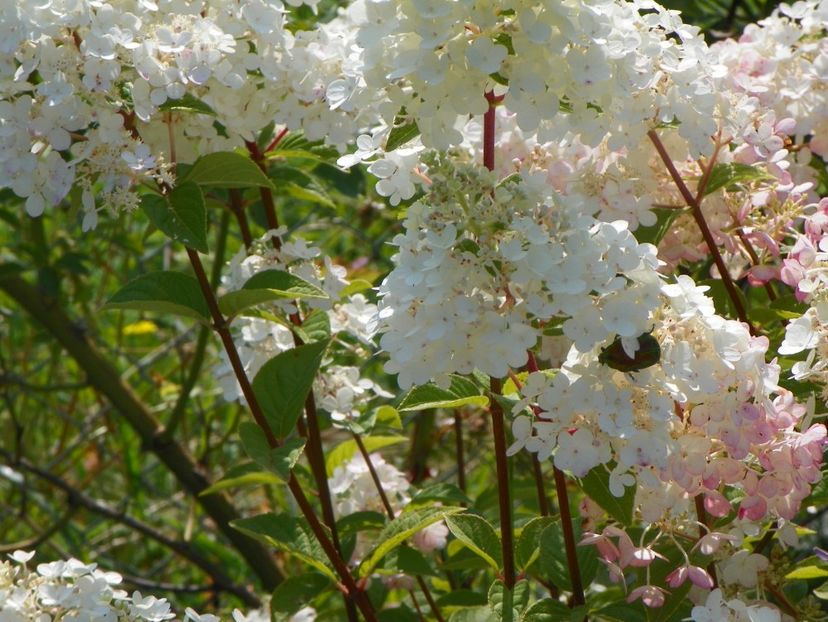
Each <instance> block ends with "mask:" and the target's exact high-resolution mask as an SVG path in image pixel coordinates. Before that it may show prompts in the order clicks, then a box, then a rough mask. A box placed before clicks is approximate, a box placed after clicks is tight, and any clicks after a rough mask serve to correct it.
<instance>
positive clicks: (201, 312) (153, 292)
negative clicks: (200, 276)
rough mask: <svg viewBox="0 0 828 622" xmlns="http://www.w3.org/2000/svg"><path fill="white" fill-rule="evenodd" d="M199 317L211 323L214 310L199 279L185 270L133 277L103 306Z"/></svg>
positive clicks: (204, 321)
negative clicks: (205, 296)
mask: <svg viewBox="0 0 828 622" xmlns="http://www.w3.org/2000/svg"><path fill="white" fill-rule="evenodd" d="M103 308H104V309H133V310H137V311H153V312H156V313H162V314H167V313H168V314H171V315H181V316H184V317H190V318H195V319H197V320H199V321H201V322H203V323H204V324H208V325H209V323H210V310H209V309H208V308H207V301H205V300H204V295H203V294H202V293H201V288H200V287H199V286H198V281H196V280H195V278H194V277H192V276H190V275H188V274H184V273H182V272H170V271H165V272H150V273H149V274H144V275H141V276H139V277H138V278H136V279H133V280H132V281H130V282H129V283H127V284H126V285H124V286H123V287H122V288H121V289H119V290H118V291H117V292H116V293H115V294H114V295H113V296H112V298H110V299H109V301H108V302H107V303H106V304H105V305H104V306H103Z"/></svg>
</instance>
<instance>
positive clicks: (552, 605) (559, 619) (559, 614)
mask: <svg viewBox="0 0 828 622" xmlns="http://www.w3.org/2000/svg"><path fill="white" fill-rule="evenodd" d="M570 612H571V610H570V609H569V607H567V606H566V605H564V604H563V603H562V602H560V601H557V600H552V599H551V598H544V599H543V600H539V601H537V602H536V603H532V606H531V607H529V608H528V609H527V610H526V611H524V612H523V616H522V617H521V618H520V620H521V622H570V617H569V616H570Z"/></svg>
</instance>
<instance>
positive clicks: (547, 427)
mask: <svg viewBox="0 0 828 622" xmlns="http://www.w3.org/2000/svg"><path fill="white" fill-rule="evenodd" d="M705 289H706V288H704V287H697V286H696V285H695V284H694V283H693V281H692V279H690V277H687V276H681V277H679V278H678V281H677V282H676V283H673V284H665V285H663V287H662V296H663V302H664V304H663V306H662V307H661V308H660V309H659V310H658V311H656V312H655V313H654V314H653V315H652V316H651V318H650V321H651V326H652V328H653V330H652V336H653V338H655V340H657V342H658V343H659V344H660V355H659V359H658V362H657V363H656V364H653V365H651V366H648V367H646V368H645V369H641V370H638V371H634V372H632V373H626V374H625V373H621V372H619V371H616V370H615V369H612V368H611V367H610V366H608V365H605V364H602V363H601V362H600V361H599V352H598V349H597V348H596V349H595V350H593V351H592V352H588V353H583V354H582V353H580V352H578V351H576V350H574V349H573V351H572V352H571V353H570V356H569V358H568V360H567V362H566V363H565V365H564V367H563V368H562V369H561V371H560V372H559V373H558V374H557V375H555V377H554V378H552V379H550V378H548V377H547V376H545V375H544V374H541V373H536V374H533V375H530V376H529V378H528V379H527V382H526V384H525V385H524V387H523V394H524V396H525V399H524V401H522V402H520V403H519V404H518V405H517V407H516V410H517V412H521V411H522V410H523V409H524V408H525V406H526V404H530V403H531V404H536V409H537V410H536V411H535V412H536V413H537V414H536V416H534V417H529V416H527V415H525V414H520V415H519V416H518V417H517V418H516V419H515V421H514V424H513V433H514V436H515V438H516V442H515V444H514V445H513V446H512V447H511V448H510V453H515V452H517V451H518V450H519V449H520V448H522V447H525V448H526V449H528V450H529V451H533V452H537V453H538V455H539V458H540V459H546V458H548V457H549V456H550V455H552V454H554V460H555V464H556V465H557V466H558V467H559V468H561V469H567V470H569V471H571V472H572V473H573V474H575V475H576V476H578V477H583V476H584V475H586V474H587V473H588V472H589V471H590V470H591V469H593V468H595V467H596V466H599V465H607V464H609V463H610V462H614V464H615V467H614V469H613V470H612V472H611V474H610V488H611V490H612V492H613V494H615V495H618V496H620V495H622V494H623V492H624V487H625V486H632V485H635V484H637V486H638V488H637V490H638V495H637V505H638V509H639V511H640V514H641V516H642V518H643V519H644V520H645V521H646V522H650V523H652V522H657V521H660V520H661V519H662V517H664V516H667V517H670V516H679V515H680V514H681V513H682V512H683V511H684V510H685V509H686V501H687V499H690V498H692V497H694V496H696V495H699V494H701V495H703V496H704V503H705V507H706V509H707V511H708V512H709V513H710V514H712V515H713V516H717V517H718V516H726V515H727V514H729V513H730V511H731V509H732V506H731V502H730V501H729V500H728V499H727V498H726V497H725V496H724V495H723V494H722V493H721V492H720V487H721V486H727V487H731V488H736V489H739V490H740V491H741V499H740V501H739V503H738V515H739V517H744V518H747V519H750V520H759V519H763V518H764V517H766V516H767V515H771V516H775V517H782V518H786V519H792V518H793V517H794V515H795V514H796V512H797V511H798V509H799V506H800V504H801V502H802V500H803V499H804V498H805V497H806V496H807V495H808V494H809V493H810V490H811V484H813V483H815V482H817V481H819V479H820V465H821V462H822V444H823V441H824V439H825V436H826V430H825V426H823V425H821V424H815V425H810V424H809V422H808V421H807V419H805V414H806V409H805V407H804V406H802V405H799V404H797V403H796V402H795V401H794V399H793V396H792V395H791V394H790V393H789V392H787V391H785V390H784V389H782V388H780V387H779V386H778V384H777V382H778V376H779V367H778V366H777V365H776V364H775V363H766V362H765V354H766V351H767V348H768V340H767V338H765V337H752V336H751V335H750V333H749V332H748V330H747V327H746V326H745V325H743V324H741V323H739V322H736V321H732V320H725V319H723V318H721V317H719V316H718V315H716V314H715V313H714V310H713V303H712V301H711V300H710V299H709V298H707V297H706V296H705V294H704V290H705Z"/></svg>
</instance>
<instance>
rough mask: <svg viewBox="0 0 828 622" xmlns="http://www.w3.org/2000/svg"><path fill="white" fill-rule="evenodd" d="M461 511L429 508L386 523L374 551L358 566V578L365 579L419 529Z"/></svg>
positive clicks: (461, 510) (457, 509)
mask: <svg viewBox="0 0 828 622" xmlns="http://www.w3.org/2000/svg"><path fill="white" fill-rule="evenodd" d="M463 511H465V508H460V507H431V508H421V509H419V510H413V511H411V512H403V513H402V514H400V515H399V516H398V517H397V518H395V519H394V520H392V521H391V522H390V523H388V525H386V526H385V529H383V530H382V531H381V532H380V534H379V535H378V536H377V543H376V544H375V546H374V550H373V551H371V553H370V555H368V556H367V557H366V558H365V559H364V560H363V561H362V563H361V564H360V565H359V576H360V577H367V576H368V575H370V574H371V572H372V571H373V570H374V568H375V567H376V565H377V564H378V563H379V561H380V560H381V559H382V558H383V557H385V556H386V555H387V554H388V553H390V552H391V551H392V550H393V549H394V548H396V547H397V546H398V545H400V544H402V543H403V542H404V541H405V540H407V539H408V538H410V537H411V536H413V535H414V534H415V533H417V532H418V531H420V530H421V529H425V528H426V527H428V526H429V525H431V524H433V523H436V522H437V521H440V520H443V519H444V518H446V517H447V516H451V515H452V514H457V513H458V512H463Z"/></svg>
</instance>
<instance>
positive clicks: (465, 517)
mask: <svg viewBox="0 0 828 622" xmlns="http://www.w3.org/2000/svg"><path fill="white" fill-rule="evenodd" d="M446 524H447V525H448V528H449V531H451V533H452V534H454V537H455V538H457V539H458V540H460V541H461V542H462V543H463V544H465V545H466V546H467V547H468V548H469V549H471V550H472V551H474V552H475V553H476V554H477V555H478V556H480V557H481V558H483V559H484V560H485V561H486V563H487V564H489V565H490V566H491V567H492V568H494V569H495V570H500V567H501V566H502V565H503V558H502V557H501V551H500V538H499V537H498V535H497V532H496V531H495V530H494V527H492V526H491V525H490V524H489V523H488V521H487V520H486V519H485V518H483V517H482V516H477V515H475V514H459V515H457V516H449V517H448V518H446Z"/></svg>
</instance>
